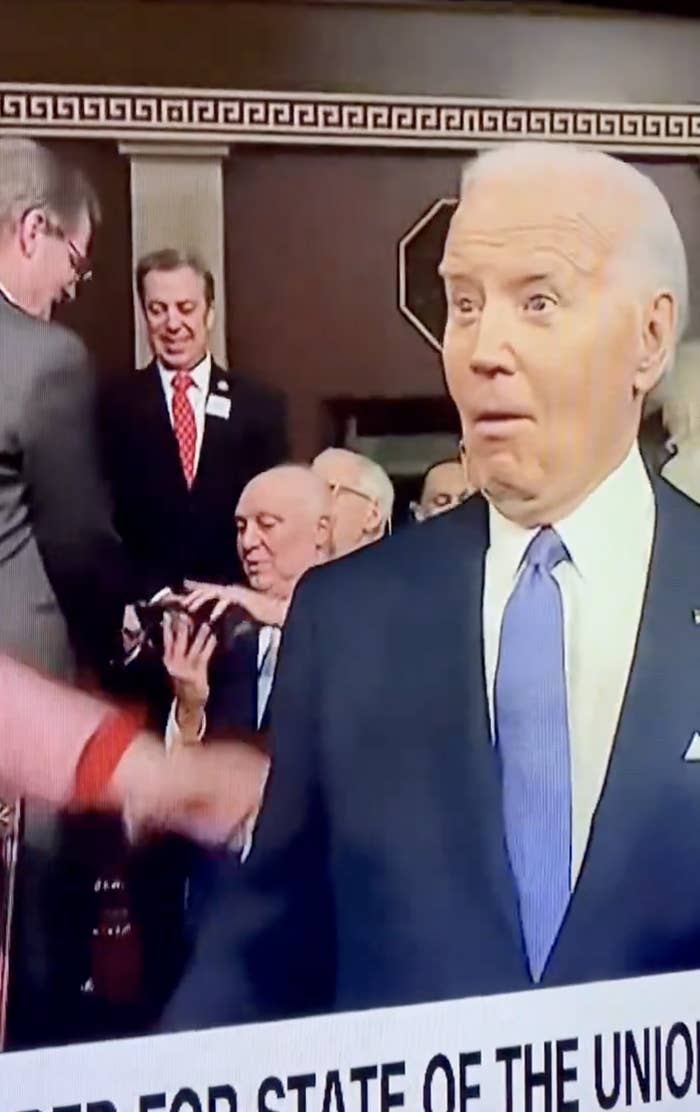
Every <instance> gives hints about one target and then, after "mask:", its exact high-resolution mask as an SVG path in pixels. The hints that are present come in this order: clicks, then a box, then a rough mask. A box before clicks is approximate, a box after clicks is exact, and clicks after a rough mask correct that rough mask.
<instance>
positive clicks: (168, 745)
mask: <svg viewBox="0 0 700 1112" xmlns="http://www.w3.org/2000/svg"><path fill="white" fill-rule="evenodd" d="M206 730H207V715H206V711H202V721H201V722H200V724H199V729H198V730H197V741H201V740H202V738H203V737H204V735H205V733H206ZM183 744H185V743H184V742H183V740H182V730H181V729H180V727H179V726H178V724H177V699H173V701H172V703H171V704H170V714H169V715H168V722H167V725H166V727H165V751H166V753H170V752H171V750H172V749H174V748H175V746H176V745H183Z"/></svg>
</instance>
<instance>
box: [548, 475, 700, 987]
mask: <svg viewBox="0 0 700 1112" xmlns="http://www.w3.org/2000/svg"><path fill="white" fill-rule="evenodd" d="M654 486H655V495H656V503H657V519H656V528H655V536H654V544H653V549H652V556H651V561H650V568H649V576H648V580H647V588H646V595H645V601H644V607H643V611H642V618H641V621H640V626H639V633H638V637H637V645H636V649H635V654H634V658H633V662H632V667H631V670H630V676H629V680H628V684H627V691H626V694H625V699H624V702H623V706H622V711H621V714H620V720H619V724H618V729H617V733H616V737H615V742H614V745H613V750H612V755H611V758H610V763H609V765H608V772H607V776H606V780H605V783H604V785H603V790H602V792H601V797H600V800H599V803H598V807H597V809H596V812H595V814H594V817H593V823H592V827H591V834H590V837H589V841H588V847H587V851H586V855H585V858H584V862H583V867H582V870H581V874H580V877H579V882H578V884H577V887H576V889H575V891H574V894H573V896H572V900H571V903H570V905H569V910H568V913H567V917H566V919H565V921H564V926H563V929H562V933H561V935H560V938H559V941H558V943H557V946H556V947H555V950H554V952H553V954H552V958H551V961H550V965H549V967H548V969H547V971H546V974H545V979H546V980H548V981H550V982H551V981H552V980H554V981H558V980H562V979H566V977H567V969H569V968H571V966H574V968H575V966H576V962H577V958H578V959H579V960H580V945H581V938H586V939H587V942H586V945H587V946H588V945H590V946H591V947H593V946H594V945H595V941H594V940H595V936H596V931H600V930H603V931H605V930H606V923H609V914H610V908H611V907H612V906H614V904H615V900H616V898H619V897H618V893H619V890H620V888H621V887H622V886H623V885H624V882H625V877H626V875H628V870H629V868H630V849H631V847H634V846H638V845H639V844H640V838H641V839H642V840H643V839H644V837H649V835H648V834H646V831H647V830H649V829H652V827H653V815H654V814H655V813H656V811H657V810H658V804H659V798H660V793H663V792H664V783H665V782H667V781H668V780H669V776H677V775H681V776H687V777H688V782H690V781H689V778H690V776H692V773H693V772H694V771H695V770H694V769H693V768H692V766H688V765H686V764H685V763H684V761H683V755H684V753H685V750H686V749H687V747H688V744H689V742H690V739H691V737H692V736H693V733H694V731H695V730H696V729H698V728H700V697H699V695H698V681H699V676H698V672H697V670H696V669H695V668H694V667H693V666H692V662H693V661H696V660H698V659H700V628H698V626H696V625H695V624H694V621H693V614H692V611H693V608H694V607H698V606H700V574H699V573H698V569H697V547H696V544H694V543H692V538H693V537H696V538H698V539H700V532H699V531H698V520H697V519H695V521H693V518H694V517H695V515H697V512H698V511H697V509H696V508H695V507H693V506H691V504H690V503H688V502H686V500H685V499H680V498H679V496H678V495H677V494H676V492H675V491H672V490H671V489H670V488H668V486H667V485H666V484H665V483H664V482H663V481H660V482H656V483H655V484H654ZM689 514H690V515H692V516H691V517H690V519H688V515H689ZM693 526H694V528H693ZM669 649H671V650H672V651H668V650H669ZM679 661H680V662H682V664H681V666H680V667H679ZM650 820H652V821H650ZM650 848H651V847H650Z"/></svg>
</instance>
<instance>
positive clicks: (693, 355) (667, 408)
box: [663, 340, 700, 444]
mask: <svg viewBox="0 0 700 1112" xmlns="http://www.w3.org/2000/svg"><path fill="white" fill-rule="evenodd" d="M663 422H664V427H665V428H666V431H667V432H668V434H669V436H670V437H671V438H672V440H673V441H674V443H675V444H682V443H683V441H685V440H688V439H690V438H691V437H693V436H696V435H697V434H698V433H700V340H688V341H686V343H684V344H681V345H680V346H679V348H678V351H677V352H676V360H675V363H674V366H673V374H672V375H670V376H669V378H668V383H667V386H666V390H665V391H664V395H663Z"/></svg>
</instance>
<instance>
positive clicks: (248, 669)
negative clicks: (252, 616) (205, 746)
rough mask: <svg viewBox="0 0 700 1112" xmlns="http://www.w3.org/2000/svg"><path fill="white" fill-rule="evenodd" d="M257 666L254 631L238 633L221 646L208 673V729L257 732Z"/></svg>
mask: <svg viewBox="0 0 700 1112" xmlns="http://www.w3.org/2000/svg"><path fill="white" fill-rule="evenodd" d="M257 664H258V634H257V630H255V629H253V630H250V631H247V632H245V633H242V634H240V635H239V636H237V637H236V638H235V639H233V640H229V641H228V644H225V647H224V648H223V651H222V652H221V654H220V655H219V656H218V658H217V660H216V665H215V667H214V668H213V669H212V682H211V689H212V695H211V705H210V716H209V725H210V729H213V730H221V731H226V730H231V729H234V728H236V727H240V728H241V729H246V730H256V729H257V724H258V718H257V705H258V671H257Z"/></svg>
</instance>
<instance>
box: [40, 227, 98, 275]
mask: <svg viewBox="0 0 700 1112" xmlns="http://www.w3.org/2000/svg"><path fill="white" fill-rule="evenodd" d="M45 230H46V234H47V235H48V236H55V238H56V239H61V240H63V242H64V243H65V244H66V247H67V248H68V259H69V262H70V265H71V267H72V269H73V273H74V274H75V281H76V283H77V284H80V283H81V282H89V281H90V279H91V278H92V267H91V265H90V260H89V258H88V257H87V255H84V254H83V252H82V251H81V250H80V248H79V247H78V246H77V244H76V243H74V242H73V240H72V239H71V238H70V236H68V235H66V232H65V229H64V228H62V227H61V225H60V224H58V223H57V222H56V221H55V220H49V218H48V217H47V218H46V223H45Z"/></svg>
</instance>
